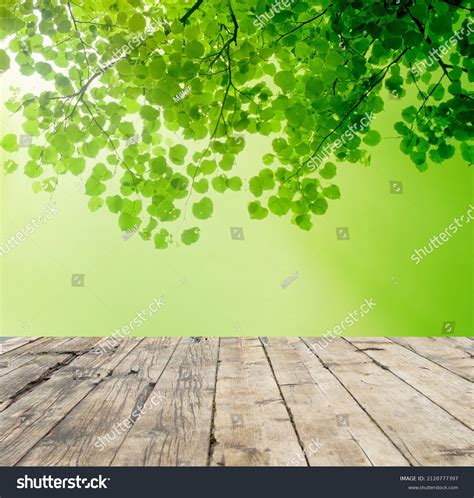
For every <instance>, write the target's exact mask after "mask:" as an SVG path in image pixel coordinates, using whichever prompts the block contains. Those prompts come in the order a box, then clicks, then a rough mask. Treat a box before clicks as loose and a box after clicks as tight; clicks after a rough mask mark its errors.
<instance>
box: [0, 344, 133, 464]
mask: <svg viewBox="0 0 474 498" xmlns="http://www.w3.org/2000/svg"><path fill="white" fill-rule="evenodd" d="M138 342H139V340H137V339H132V338H130V339H125V340H124V341H123V342H121V344H120V345H119V347H118V348H117V349H116V350H113V351H110V352H108V353H106V354H103V355H93V354H90V355H83V356H79V357H77V358H76V359H75V360H73V361H72V362H71V363H70V364H69V365H67V366H65V367H63V368H62V369H60V370H58V371H56V372H55V373H54V374H53V375H52V376H51V378H50V379H48V380H45V381H44V382H41V383H39V384H38V385H37V386H34V387H33V388H32V389H30V390H29V391H28V392H26V393H24V394H23V395H22V396H21V397H19V398H18V399H17V400H15V402H14V403H12V404H11V405H10V406H9V407H8V408H7V409H6V410H4V411H3V412H2V413H0V427H2V432H1V434H0V465H6V466H10V465H15V464H16V463H18V461H19V460H21V458H23V457H24V456H25V454H26V453H27V452H28V451H29V450H30V449H31V448H32V447H33V446H34V445H35V444H37V443H38V442H39V441H40V440H41V439H42V438H44V437H45V436H46V435H47V434H48V432H50V431H51V430H52V429H53V428H54V427H55V426H56V425H57V424H58V423H59V422H60V421H61V420H62V419H63V418H64V417H65V416H66V415H67V414H68V413H69V412H70V411H71V410H72V409H73V408H74V407H75V406H76V405H77V404H78V403H79V402H80V401H81V400H82V399H83V398H84V397H85V396H86V395H87V394H88V393H89V392H90V391H92V390H93V389H94V388H95V387H96V386H97V385H98V384H99V383H100V382H101V381H102V380H103V379H104V378H105V377H107V376H108V375H110V374H111V372H112V371H113V369H114V368H115V367H116V366H117V365H119V364H120V362H121V360H123V358H124V357H125V356H126V355H127V354H128V353H129V352H130V351H131V350H132V349H133V348H134V347H135V346H136V345H137V344H138ZM78 370H79V371H81V370H82V371H91V370H93V371H95V372H96V375H95V376H94V377H84V376H82V377H79V376H77V374H76V372H77V371H78ZM65 444H67V442H65Z"/></svg>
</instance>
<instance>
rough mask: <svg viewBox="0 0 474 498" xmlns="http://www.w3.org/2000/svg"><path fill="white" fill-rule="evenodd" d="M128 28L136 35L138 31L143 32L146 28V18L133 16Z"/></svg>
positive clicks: (136, 14) (138, 15)
mask: <svg viewBox="0 0 474 498" xmlns="http://www.w3.org/2000/svg"><path fill="white" fill-rule="evenodd" d="M128 27H129V28H130V31H133V32H134V33H136V32H137V31H143V30H144V29H145V27H146V21H145V18H144V17H143V16H142V15H141V14H138V13H135V14H133V16H132V17H130V20H129V21H128Z"/></svg>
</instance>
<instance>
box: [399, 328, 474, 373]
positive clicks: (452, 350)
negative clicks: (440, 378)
mask: <svg viewBox="0 0 474 498" xmlns="http://www.w3.org/2000/svg"><path fill="white" fill-rule="evenodd" d="M466 339H467V338H466ZM390 340H392V341H393V342H396V343H397V344H400V345H402V346H404V347H406V348H408V349H410V350H411V351H413V352H414V353H416V354H418V355H420V356H423V357H425V358H426V359H428V360H430V361H432V362H433V363H437V364H438V365H440V366H442V367H444V368H446V369H447V370H450V371H451V372H453V373H455V374H457V375H459V376H461V377H463V378H464V379H466V380H469V381H471V382H474V358H473V354H472V353H473V352H472V348H471V350H470V351H469V348H468V347H467V346H466V347H463V346H461V345H459V344H456V343H455V342H453V341H451V340H450V338H446V337H436V338H435V337H391V338H390Z"/></svg>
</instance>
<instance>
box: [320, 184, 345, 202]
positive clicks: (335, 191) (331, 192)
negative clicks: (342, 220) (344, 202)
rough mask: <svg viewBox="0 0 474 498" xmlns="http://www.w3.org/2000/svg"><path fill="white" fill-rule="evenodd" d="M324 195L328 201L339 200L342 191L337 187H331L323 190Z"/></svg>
mask: <svg viewBox="0 0 474 498" xmlns="http://www.w3.org/2000/svg"><path fill="white" fill-rule="evenodd" d="M323 194H324V196H325V197H327V198H328V199H339V198H340V197H341V191H340V190H339V187H338V186H337V185H331V186H330V187H327V188H325V189H323Z"/></svg>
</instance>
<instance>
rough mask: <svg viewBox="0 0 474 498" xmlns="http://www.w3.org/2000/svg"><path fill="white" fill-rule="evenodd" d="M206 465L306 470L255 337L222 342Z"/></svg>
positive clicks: (289, 421)
mask: <svg viewBox="0 0 474 498" xmlns="http://www.w3.org/2000/svg"><path fill="white" fill-rule="evenodd" d="M220 359H221V363H220V365H219V371H218V375H217V391H216V401H215V419H214V438H215V441H214V444H213V447H212V454H211V465H220V466H243V465H246V466H259V465H262V466H275V465H283V466H286V465H292V466H293V465H294V466H306V465H307V462H306V459H305V458H304V454H303V452H302V448H301V446H300V444H299V443H298V438H297V435H296V432H295V430H294V428H293V426H292V423H291V420H290V417H289V414H288V411H287V409H286V407H285V404H284V401H283V399H282V397H281V395H280V392H279V389H278V384H277V382H276V380H275V378H274V376H273V373H272V370H271V368H270V365H269V363H268V360H267V358H266V355H265V351H264V349H263V347H262V344H261V343H260V341H259V340H258V339H257V338H242V339H234V338H222V339H221V347H220Z"/></svg>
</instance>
